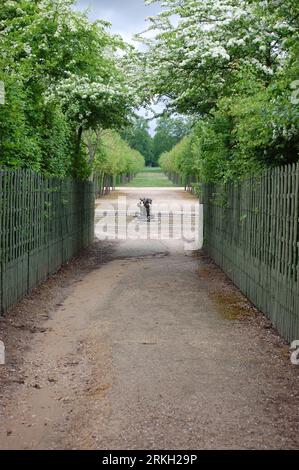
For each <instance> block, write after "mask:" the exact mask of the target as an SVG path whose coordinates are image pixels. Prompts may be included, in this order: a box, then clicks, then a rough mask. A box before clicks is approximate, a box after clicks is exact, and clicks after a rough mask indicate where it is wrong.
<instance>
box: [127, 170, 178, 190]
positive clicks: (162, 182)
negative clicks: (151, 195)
mask: <svg viewBox="0 0 299 470" xmlns="http://www.w3.org/2000/svg"><path fill="white" fill-rule="evenodd" d="M126 186H127V187H129V188H151V187H152V188H153V187H159V188H169V187H171V186H175V185H174V184H173V183H172V182H171V181H170V180H169V179H168V178H167V176H165V175H164V173H163V172H162V170H161V168H146V169H145V170H144V171H143V172H142V173H138V175H137V176H136V178H134V179H133V181H131V182H130V183H127V184H126Z"/></svg>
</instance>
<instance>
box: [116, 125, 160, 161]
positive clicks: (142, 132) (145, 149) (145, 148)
mask: <svg viewBox="0 0 299 470" xmlns="http://www.w3.org/2000/svg"><path fill="white" fill-rule="evenodd" d="M121 135H122V137H123V138H124V140H126V142H128V144H129V145H130V147H131V148H133V149H135V150H138V152H140V153H141V155H143V157H144V159H145V163H146V165H147V166H151V165H152V163H153V142H152V137H151V135H150V133H149V125H148V121H147V120H146V119H145V118H143V117H141V116H135V117H134V119H133V121H132V125H131V126H129V127H127V128H126V129H125V130H124V131H123V132H122V134H121Z"/></svg>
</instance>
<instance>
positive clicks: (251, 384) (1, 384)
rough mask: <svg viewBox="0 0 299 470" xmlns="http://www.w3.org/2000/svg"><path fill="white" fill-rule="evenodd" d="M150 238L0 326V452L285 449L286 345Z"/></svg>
mask: <svg viewBox="0 0 299 470" xmlns="http://www.w3.org/2000/svg"><path fill="white" fill-rule="evenodd" d="M140 192H141V190H140V189H139V192H138V196H139V194H140ZM121 194H122V195H125V194H126V195H127V196H128V198H129V202H133V201H135V200H136V198H138V196H137V192H136V190H133V189H130V190H126V193H124V192H122V193H121ZM146 195H149V196H153V198H154V200H155V201H157V200H163V201H164V202H167V201H170V200H171V201H173V200H174V201H175V202H183V201H185V202H186V201H187V202H188V201H191V202H193V200H192V197H191V196H189V195H185V194H184V193H183V192H181V191H179V190H176V191H174V190H164V191H160V192H159V191H157V190H154V189H151V190H147V191H146ZM115 199H116V194H115V193H114V195H112V196H110V197H108V198H107V201H108V202H109V203H110V204H112V205H115V204H116V200H115ZM102 204H103V203H102ZM102 209H103V207H102V206H101V205H99V206H98V207H97V214H98V215H97V218H98V219H99V218H100V216H101V211H102ZM131 220H132V217H130V221H131ZM161 238H163V237H158V239H156V240H153V241H151V242H149V241H147V240H138V241H136V240H133V241H132V240H127V241H114V242H99V243H97V244H95V246H94V247H92V249H91V250H89V251H88V252H86V253H85V255H84V256H83V257H82V258H81V259H79V260H77V261H76V262H75V263H74V264H72V265H71V266H69V267H68V268H67V269H66V270H64V271H62V272H61V273H59V274H58V275H57V276H55V277H54V278H52V279H51V280H50V281H49V282H47V283H46V284H45V285H44V286H42V287H41V288H40V289H39V290H37V291H36V292H35V293H33V295H32V296H31V297H30V298H28V299H25V300H24V301H23V302H22V303H21V304H19V305H18V306H17V307H16V308H15V309H14V310H13V311H12V312H11V313H10V314H9V316H8V317H6V318H5V319H4V320H2V321H1V323H0V337H1V338H4V340H5V343H6V352H7V365H6V366H5V367H0V399H1V411H0V419H1V422H0V448H1V449H15V448H21V449H45V448H46V449H63V448H68V449H144V448H145V449H158V448H159V449H168V448H170V449H182V448H184V449H188V448H189V449H191V448H193V449H215V448H223V449H230V448H242V449H251V448H258V449H264V448H267V449H279V448H298V445H299V426H298V398H299V392H298V391H299V387H298V385H299V378H298V368H296V366H293V365H291V363H290V360H289V352H288V348H287V345H285V344H284V342H283V341H282V340H281V339H280V338H279V336H278V335H277V334H276V333H275V331H273V330H272V329H271V328H270V327H269V324H268V322H267V320H266V319H265V318H264V317H262V316H261V315H260V314H258V312H256V311H255V310H254V309H253V308H252V307H251V306H250V305H249V304H248V302H247V301H246V299H244V297H242V295H240V294H239V292H238V291H237V290H236V289H235V288H234V287H233V286H232V285H231V284H230V282H229V281H228V280H227V278H226V277H225V276H224V275H223V274H222V273H221V272H220V271H219V270H218V268H216V267H215V266H214V265H213V264H212V263H210V262H209V260H207V259H205V258H204V257H203V256H202V255H201V256H199V255H197V254H196V253H192V252H188V251H185V250H184V244H183V243H182V242H181V241H178V240H177V241H169V240H165V239H161Z"/></svg>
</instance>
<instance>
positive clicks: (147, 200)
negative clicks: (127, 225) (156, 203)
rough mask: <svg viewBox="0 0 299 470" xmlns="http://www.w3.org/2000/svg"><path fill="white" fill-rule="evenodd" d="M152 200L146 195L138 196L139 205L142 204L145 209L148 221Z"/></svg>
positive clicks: (149, 219)
mask: <svg viewBox="0 0 299 470" xmlns="http://www.w3.org/2000/svg"><path fill="white" fill-rule="evenodd" d="M152 203H153V200H152V199H150V198H147V197H144V198H140V205H141V204H143V206H144V207H145V210H146V219H147V221H148V222H150V221H151V207H152Z"/></svg>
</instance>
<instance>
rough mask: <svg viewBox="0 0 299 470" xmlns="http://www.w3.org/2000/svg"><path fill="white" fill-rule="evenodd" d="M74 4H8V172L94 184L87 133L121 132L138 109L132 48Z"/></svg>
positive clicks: (3, 53) (3, 117)
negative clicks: (18, 169)
mask: <svg viewBox="0 0 299 470" xmlns="http://www.w3.org/2000/svg"><path fill="white" fill-rule="evenodd" d="M73 3H74V2H73V1H72V0H36V1H31V0H21V1H9V2H8V1H6V2H3V1H1V8H0V32H1V42H0V57H1V62H0V65H1V67H2V70H1V71H0V79H1V80H3V81H4V82H5V84H6V85H7V90H8V92H7V100H6V104H5V106H4V107H2V108H1V114H0V134H1V140H0V155H1V163H2V164H4V165H9V166H23V167H30V168H33V169H35V170H37V171H43V172H44V173H45V174H55V175H58V176H65V175H66V174H69V173H72V174H73V175H75V176H80V177H86V176H88V165H86V158H85V153H84V149H83V146H82V136H83V133H84V131H85V130H90V129H91V130H96V129H98V127H101V128H102V129H108V128H116V129H118V128H121V127H122V126H124V125H125V124H126V123H127V122H128V117H129V116H130V115H131V113H132V112H133V109H134V108H135V106H136V102H135V98H134V93H133V90H132V88H131V85H130V83H129V82H128V81H127V80H126V75H125V71H124V70H123V69H122V65H121V61H120V59H119V50H122V51H123V53H125V52H126V45H125V44H124V43H123V41H122V39H121V38H120V37H118V36H113V35H111V34H109V32H108V30H107V28H108V27H109V24H108V23H106V22H104V21H97V22H94V23H91V22H89V20H88V18H87V16H86V14H85V13H78V12H75V11H74V10H73V9H72V4H73ZM12 104H13V106H12ZM15 122H19V124H20V127H19V129H16V128H15V125H14V123H15ZM9 123H10V125H9V127H8V124H9ZM13 136H15V138H14V139H12V137H13Z"/></svg>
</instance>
